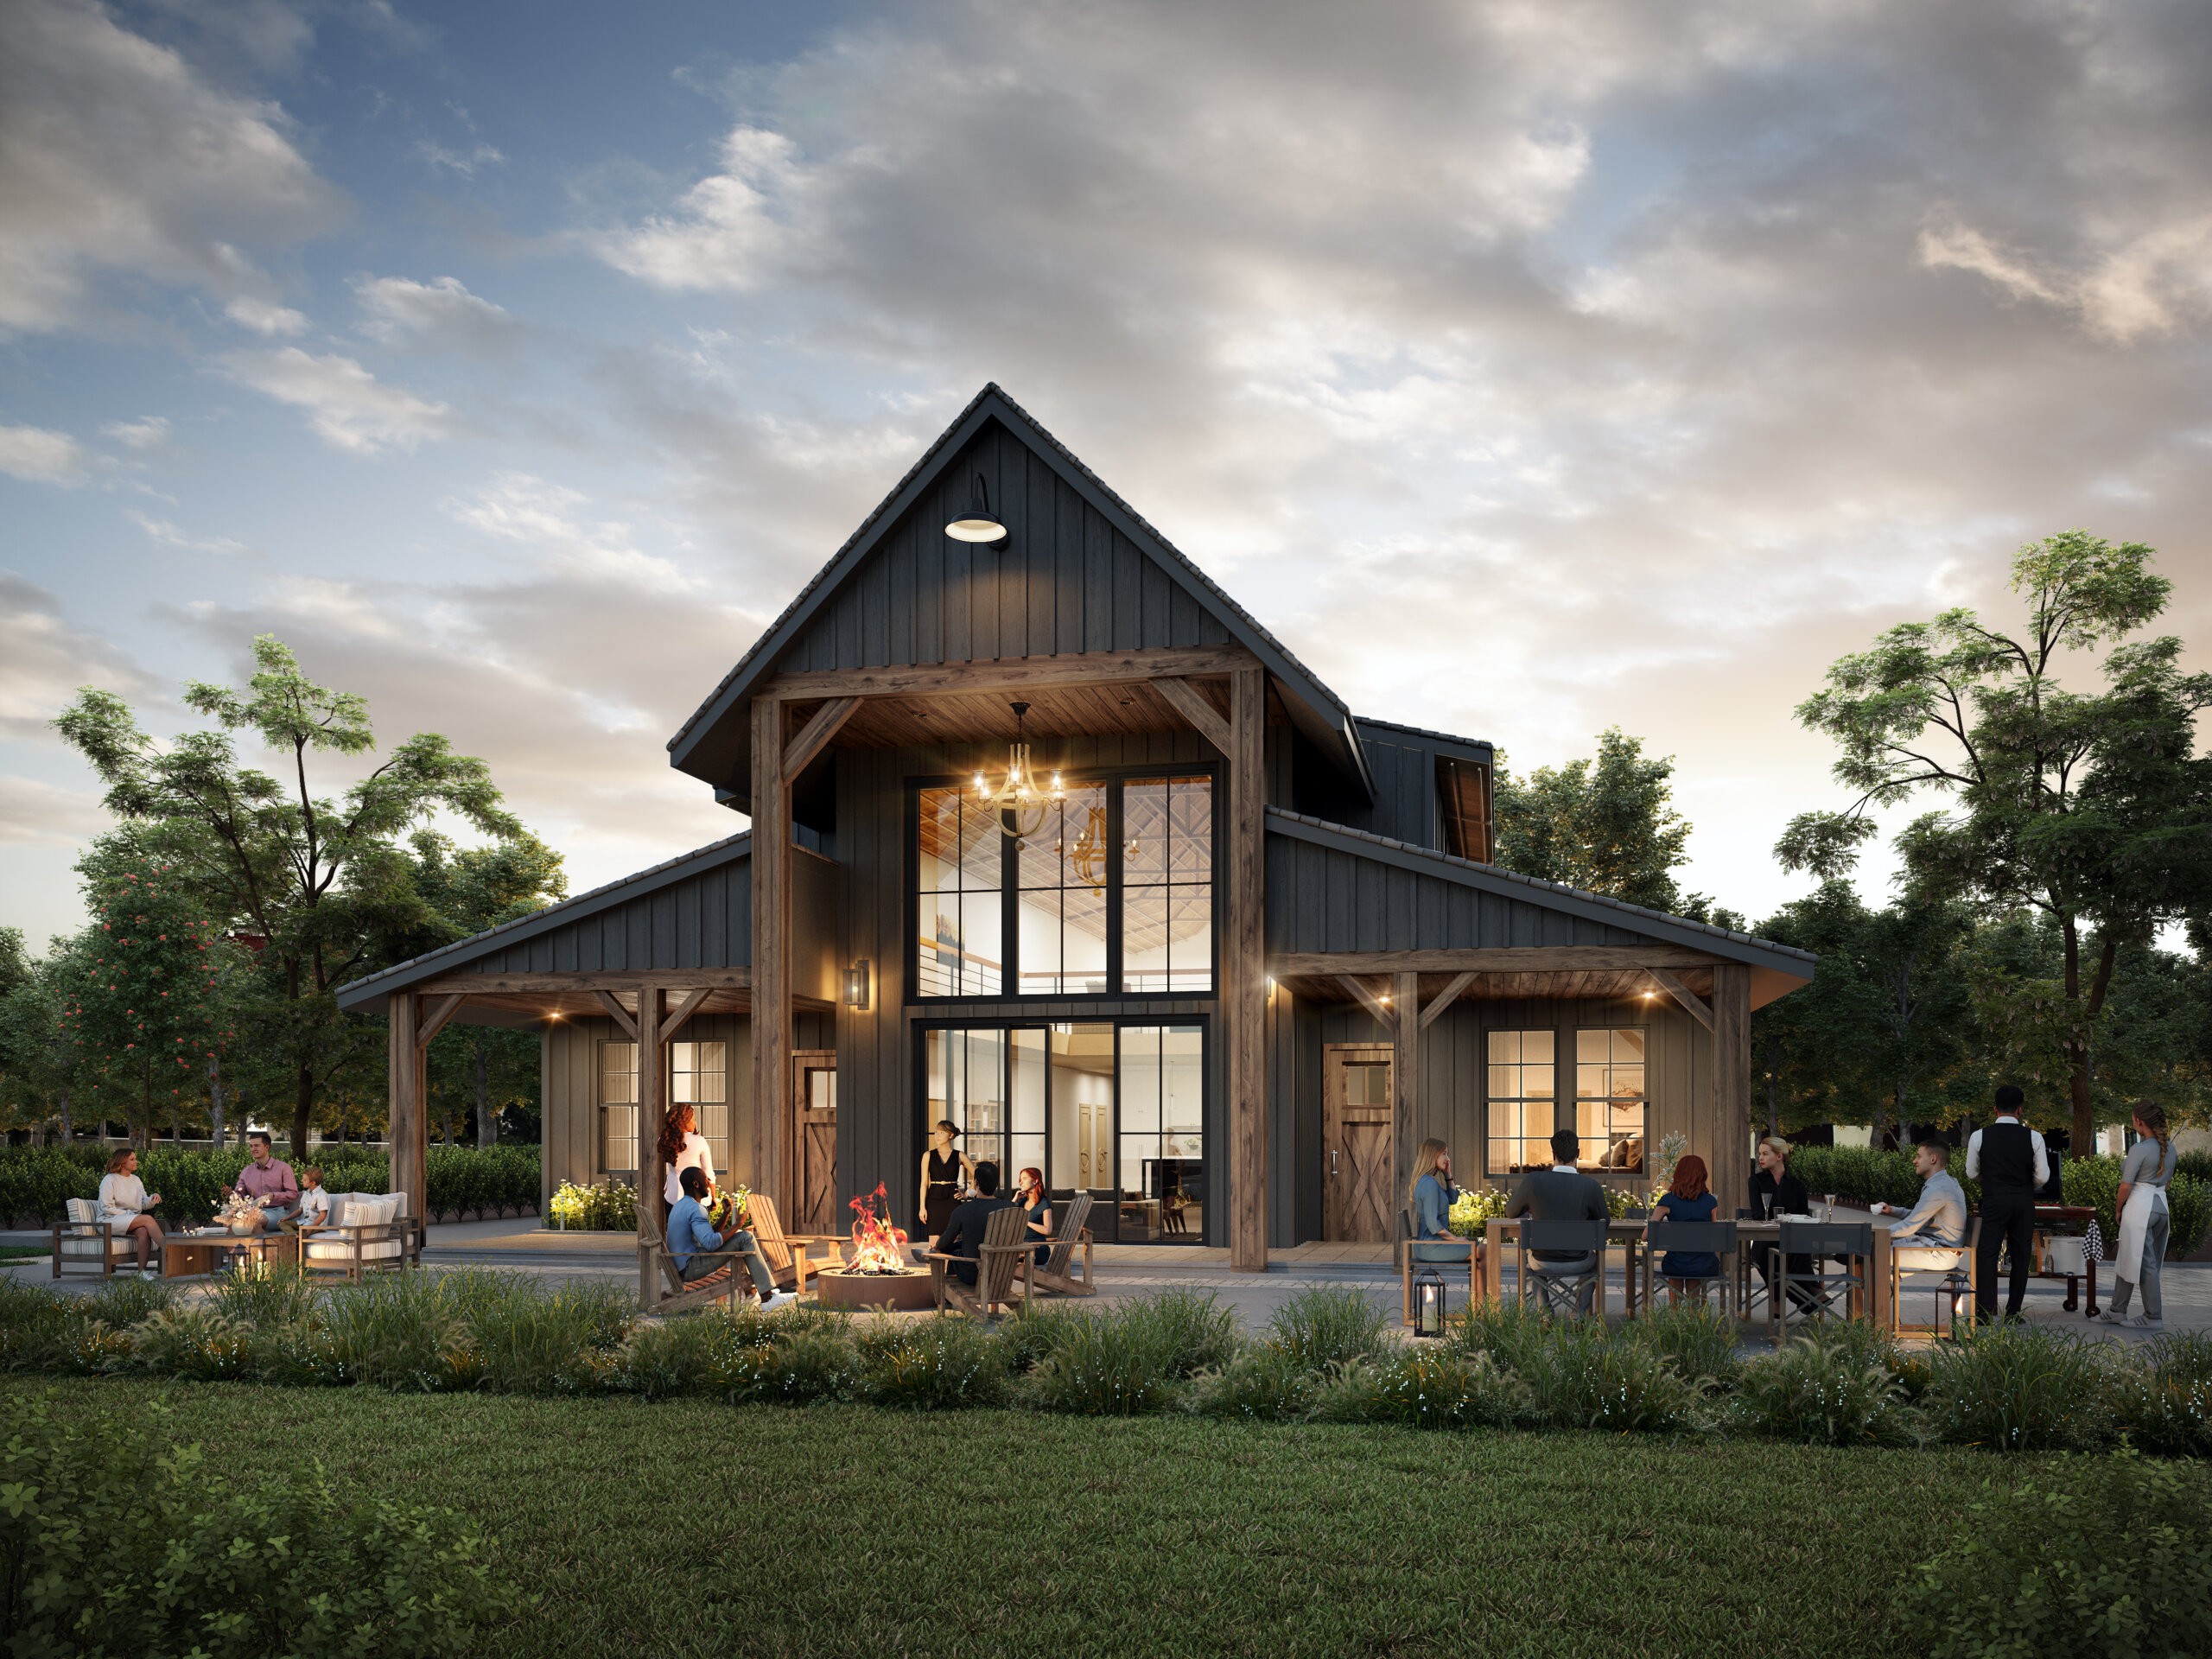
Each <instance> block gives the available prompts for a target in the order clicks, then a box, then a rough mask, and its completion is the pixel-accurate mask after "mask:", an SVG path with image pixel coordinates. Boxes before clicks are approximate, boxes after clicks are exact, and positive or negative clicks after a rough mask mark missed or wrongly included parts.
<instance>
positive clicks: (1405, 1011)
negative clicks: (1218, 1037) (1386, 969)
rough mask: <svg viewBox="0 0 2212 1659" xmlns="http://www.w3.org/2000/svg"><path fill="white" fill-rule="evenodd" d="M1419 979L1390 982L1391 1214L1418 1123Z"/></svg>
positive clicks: (1401, 1189)
mask: <svg viewBox="0 0 2212 1659" xmlns="http://www.w3.org/2000/svg"><path fill="white" fill-rule="evenodd" d="M1390 1105H1391V1113H1390V1128H1391V1142H1392V1147H1393V1150H1392V1152H1391V1154H1390V1157H1391V1166H1390V1200H1391V1208H1390V1213H1391V1214H1392V1215H1394V1216H1395V1214H1396V1213H1397V1206H1398V1205H1400V1204H1401V1203H1402V1202H1403V1200H1402V1198H1400V1197H1399V1194H1401V1193H1402V1192H1404V1191H1405V1190H1406V1183H1407V1181H1408V1179H1410V1178H1411V1175H1412V1173H1413V1162H1414V1128H1415V1126H1416V1125H1418V1124H1419V1123H1420V1122H1421V976H1420V975H1419V974H1398V975H1395V976H1393V977H1392V979H1391V982H1390Z"/></svg>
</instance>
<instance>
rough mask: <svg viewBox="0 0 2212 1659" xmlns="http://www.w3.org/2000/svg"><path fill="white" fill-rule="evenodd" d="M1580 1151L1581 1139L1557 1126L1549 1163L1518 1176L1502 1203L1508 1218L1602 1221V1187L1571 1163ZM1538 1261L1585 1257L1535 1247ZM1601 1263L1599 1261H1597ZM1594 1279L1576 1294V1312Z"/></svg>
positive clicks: (1606, 1214) (1592, 1290) (1584, 1307)
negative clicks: (1508, 1198)
mask: <svg viewBox="0 0 2212 1659" xmlns="http://www.w3.org/2000/svg"><path fill="white" fill-rule="evenodd" d="M1581 1151H1582V1138H1581V1137H1580V1135H1576V1134H1575V1132H1574V1131H1573V1129H1560V1130H1557V1131H1555V1132H1554V1134H1553V1135H1552V1166H1551V1167H1550V1168H1549V1169H1540V1170H1535V1171H1534V1172H1532V1173H1529V1174H1527V1175H1523V1176H1522V1178H1521V1185H1519V1186H1518V1187H1516V1188H1515V1189H1514V1193H1513V1201H1512V1202H1511V1203H1510V1204H1509V1205H1506V1206H1505V1213H1506V1215H1507V1216H1508V1217H1515V1216H1528V1217H1531V1218H1532V1219H1534V1220H1536V1221H1605V1220H1608V1219H1610V1218H1611V1212H1610V1211H1607V1210H1606V1208H1605V1188H1604V1187H1603V1186H1602V1185H1599V1182H1598V1181H1597V1180H1596V1179H1594V1178H1592V1177H1591V1176H1588V1175H1585V1174H1584V1173H1582V1172H1581V1171H1580V1170H1579V1169H1577V1168H1576V1167H1575V1166H1574V1160H1575V1159H1576V1158H1577V1157H1578V1156H1580V1154H1581ZM1530 1254H1531V1255H1534V1256H1535V1258H1536V1260H1537V1261H1539V1262H1580V1261H1582V1260H1584V1259H1585V1258H1584V1257H1583V1256H1580V1255H1576V1254H1575V1253H1574V1252H1573V1251H1572V1250H1565V1251H1562V1250H1535V1251H1531V1252H1530ZM1601 1265H1602V1260H1601ZM1597 1288H1598V1286H1597V1281H1595V1280H1591V1281H1587V1282H1586V1283H1585V1284H1584V1285H1583V1286H1582V1287H1581V1289H1580V1292H1579V1293H1578V1294H1577V1301H1578V1302H1579V1304H1580V1306H1579V1308H1578V1310H1577V1311H1578V1312H1580V1313H1588V1312H1589V1311H1590V1306H1591V1302H1592V1298H1593V1297H1594V1295H1595V1294H1596V1292H1597Z"/></svg>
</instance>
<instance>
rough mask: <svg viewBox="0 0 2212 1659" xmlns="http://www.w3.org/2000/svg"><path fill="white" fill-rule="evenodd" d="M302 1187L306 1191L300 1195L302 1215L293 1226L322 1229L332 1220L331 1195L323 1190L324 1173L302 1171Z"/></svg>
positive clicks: (313, 1170) (300, 1214)
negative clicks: (321, 1227)
mask: <svg viewBox="0 0 2212 1659" xmlns="http://www.w3.org/2000/svg"><path fill="white" fill-rule="evenodd" d="M300 1185H301V1186H302V1188H303V1189H304V1190H303V1191H302V1192H301V1193H300V1213H299V1217H298V1219H297V1220H296V1221H295V1222H294V1223H293V1225H294V1226H296V1227H320V1226H321V1225H322V1224H323V1223H325V1222H327V1221H328V1220H329V1219H330V1194H329V1193H327V1192H324V1191H323V1190H322V1172H321V1170H319V1169H303V1170H302V1171H301V1172H300Z"/></svg>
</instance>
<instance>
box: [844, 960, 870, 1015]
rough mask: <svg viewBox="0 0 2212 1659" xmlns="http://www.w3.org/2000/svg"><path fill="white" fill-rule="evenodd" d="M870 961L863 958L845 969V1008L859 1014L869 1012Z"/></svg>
mask: <svg viewBox="0 0 2212 1659" xmlns="http://www.w3.org/2000/svg"><path fill="white" fill-rule="evenodd" d="M845 1006H846V1007H849V1008H852V1009H855V1010H856V1011H857V1012H859V1013H861V1014H866V1013H867V1012H868V958H867V957H861V959H860V960H859V961H858V962H856V963H854V964H853V965H852V966H851V967H849V968H848V969H845Z"/></svg>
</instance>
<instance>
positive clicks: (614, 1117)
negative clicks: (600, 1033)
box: [598, 1043, 638, 1179]
mask: <svg viewBox="0 0 2212 1659" xmlns="http://www.w3.org/2000/svg"><path fill="white" fill-rule="evenodd" d="M599 1101H600V1108H599V1147H598V1151H599V1167H600V1171H601V1173H603V1174H608V1175H621V1176H624V1177H626V1178H629V1179H635V1178H636V1175H637V1170H638V1104H637V1102H638V1046H637V1045H636V1044H635V1043H601V1045H600V1046H599Z"/></svg>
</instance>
